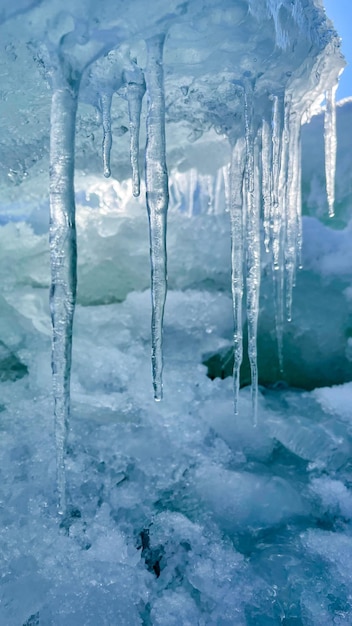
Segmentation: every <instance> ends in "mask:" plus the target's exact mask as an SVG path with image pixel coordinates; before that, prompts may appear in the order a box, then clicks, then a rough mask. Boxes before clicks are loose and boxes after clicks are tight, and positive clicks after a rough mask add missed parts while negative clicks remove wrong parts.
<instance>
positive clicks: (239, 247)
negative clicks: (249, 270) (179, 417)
mask: <svg viewBox="0 0 352 626" xmlns="http://www.w3.org/2000/svg"><path fill="white" fill-rule="evenodd" d="M245 148H246V146H245V141H244V139H239V140H238V141H237V142H236V144H235V146H234V148H233V149H232V155H231V172H230V217H231V267H232V280H231V285H232V302H233V317H234V332H233V341H234V349H233V353H234V364H233V385H234V411H235V415H237V414H238V399H239V391H240V369H241V365H242V358H243V328H242V325H243V321H242V300H243V254H244V241H243V234H244V232H243V231H244V211H243V209H244V207H243V177H244V165H245Z"/></svg>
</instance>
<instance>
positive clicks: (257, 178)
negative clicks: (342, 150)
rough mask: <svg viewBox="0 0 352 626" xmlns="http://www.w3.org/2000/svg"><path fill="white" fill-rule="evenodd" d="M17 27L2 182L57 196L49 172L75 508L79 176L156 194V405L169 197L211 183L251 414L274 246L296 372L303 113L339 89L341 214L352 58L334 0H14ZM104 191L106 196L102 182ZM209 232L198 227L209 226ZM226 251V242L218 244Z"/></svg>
mask: <svg viewBox="0 0 352 626" xmlns="http://www.w3.org/2000/svg"><path fill="white" fill-rule="evenodd" d="M0 23H1V26H0V28H1V36H2V42H3V45H2V61H1V63H2V65H3V66H5V68H6V72H5V73H6V80H7V81H8V84H7V83H6V81H5V86H4V91H3V94H5V95H4V96H3V100H4V101H5V102H6V103H7V106H8V111H10V107H11V116H12V117H11V122H10V126H11V130H10V131H8V132H7V133H6V137H5V139H3V141H2V153H3V156H2V161H3V164H2V177H3V180H2V187H3V186H4V182H6V183H7V184H10V183H11V182H12V184H13V187H14V189H15V192H14V191H13V189H11V193H10V194H9V195H11V194H12V196H13V197H15V196H16V193H17V190H18V195H21V194H22V193H29V194H32V196H33V190H34V186H35V187H37V189H36V191H37V192H38V194H39V195H40V196H41V197H45V195H46V194H47V191H46V185H47V182H46V181H47V174H46V172H47V170H49V178H50V180H49V196H50V265H51V286H50V309H51V319H52V333H53V338H52V372H53V387H54V402H55V409H54V412H55V429H56V447H57V471H58V486H59V487H58V488H59V497H60V509H61V511H64V510H65V507H66V503H65V463H64V457H65V450H66V439H67V429H68V421H69V413H70V376H71V355H72V335H73V317H74V311H75V303H76V296H77V236H76V204H77V195H76V197H75V184H74V175H75V172H77V175H78V176H80V177H81V178H82V176H83V175H84V177H85V181H86V195H87V197H88V195H89V193H90V192H91V188H92V183H91V182H90V181H91V180H93V177H95V179H94V180H96V178H97V176H99V175H104V176H105V177H107V178H108V177H110V176H112V178H113V179H116V180H118V181H119V182H120V183H121V184H122V183H123V181H128V180H131V181H132V183H131V185H130V184H128V185H127V187H126V188H125V194H129V195H130V196H131V197H132V194H133V196H135V197H138V196H139V195H140V190H141V189H142V190H143V192H142V195H143V197H144V196H145V199H146V208H147V214H148V220H149V239H150V263H151V296H152V321H151V346H152V348H151V353H152V358H151V360H152V381H153V387H154V397H155V399H156V400H160V399H161V398H162V395H163V380H162V372H163V347H162V346H163V317H164V306H165V299H166V291H167V245H166V230H167V229H166V223H167V213H168V207H169V204H170V203H171V204H172V205H173V206H174V207H175V206H176V208H178V210H180V211H183V212H185V213H186V214H188V215H189V216H191V215H192V211H193V210H194V207H195V206H196V205H197V206H200V207H201V206H202V203H203V204H204V197H205V196H206V195H207V201H206V204H208V207H207V210H209V211H216V212H220V213H221V212H228V215H229V218H228V219H229V222H230V232H231V244H230V237H229V247H230V245H231V287H232V298H233V316H234V330H233V341H234V344H233V363H234V365H233V378H234V407H235V413H237V410H238V409H237V405H238V394H239V389H240V368H241V363H242V359H243V326H244V323H245V322H246V328H247V333H248V337H247V346H248V348H247V350H248V359H249V366H250V377H251V386H252V411H253V419H254V422H256V419H257V417H256V414H257V393H258V367H257V328H258V315H259V293H260V282H261V271H262V265H263V261H262V260H261V258H262V255H263V254H264V255H265V257H266V266H268V258H270V263H269V266H270V272H271V275H272V281H273V294H274V295H273V298H274V301H275V307H274V308H275V321H274V322H273V323H274V325H275V329H276V331H275V332H276V341H277V349H278V358H279V363H280V368H282V367H283V365H282V360H283V355H282V350H283V348H282V344H283V332H284V322H285V320H290V319H291V314H292V291H293V287H294V284H295V276H296V271H297V269H298V268H299V267H300V264H301V247H302V225H301V212H302V202H301V125H302V122H307V121H309V119H310V117H311V116H312V113H313V112H314V111H315V110H316V107H317V106H319V105H320V104H321V102H322V101H323V100H325V123H324V137H325V171H326V191H327V212H328V213H329V215H330V216H333V214H334V189H335V167H336V107H335V93H336V87H337V81H338V76H339V74H340V72H341V69H342V68H343V65H344V61H343V58H342V56H341V53H340V41H339V38H338V36H337V34H336V33H335V31H334V30H333V27H332V24H331V23H330V22H329V20H328V18H327V17H326V15H325V12H324V9H323V7H322V6H321V3H320V2H319V1H318V0H309V1H303V0H265V1H263V2H258V1H255V0H225V1H222V2H219V3H217V2H213V1H210V0H209V1H208V0H205V2H204V1H202V2H201V1H200V0H199V1H198V0H190V1H189V2H184V3H179V2H176V1H174V0H170V1H168V2H166V1H165V0H159V1H157V2H154V3H152V5H148V10H147V11H146V5H145V2H144V1H142V0H133V1H132V2H129V3H128V4H126V3H119V2H111V1H110V0H104V1H102V2H99V3H96V4H95V6H94V5H93V4H92V3H88V2H86V0H74V1H72V2H70V3H64V5H63V3H62V1H61V0H60V1H59V0H57V1H55V0H50V1H49V0H47V1H46V0H42V1H41V0H22V1H21V2H19V3H17V4H16V7H14V6H13V3H10V2H5V4H4V5H3V6H2V11H1V16H0ZM49 100H51V106H50V105H49ZM15 104H16V106H15ZM14 106H15V108H12V107H14ZM140 135H141V139H140ZM127 137H129V138H128V139H127ZM203 146H204V148H203ZM99 153H101V154H99ZM48 159H49V167H48V166H47V161H48ZM192 159H194V163H193V162H192ZM141 178H142V186H141V183H140V179H141ZM201 179H202V183H200V180H201ZM34 180H35V183H34V182H33V181H34ZM93 186H94V185H93ZM205 187H207V192H206V193H204V188H205ZM22 189H23V190H25V191H22ZM95 193H97V195H98V198H99V193H100V191H99V186H97V185H96V192H95ZM202 194H203V197H202ZM5 195H6V192H5ZM99 201H100V200H98V202H99ZM214 207H215V208H214ZM200 210H202V208H201V209H200ZM190 228H192V225H191V221H190ZM192 235H193V237H194V238H197V232H196V230H194V231H193V232H192ZM208 246H209V254H211V248H212V242H211V241H209V244H208ZM79 247H80V246H79V238H78V251H79ZM171 280H172V279H171ZM79 289H80V287H79V285H78V290H79ZM116 324H117V325H118V324H119V320H116Z"/></svg>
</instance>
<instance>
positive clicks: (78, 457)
mask: <svg viewBox="0 0 352 626" xmlns="http://www.w3.org/2000/svg"><path fill="white" fill-rule="evenodd" d="M193 175H194V174H193ZM187 180H188V179H187V176H186V179H185V180H183V181H181V182H182V184H183V185H186V184H187ZM188 182H189V181H188ZM203 182H204V181H203ZM206 182H207V181H206ZM180 184H181V183H180ZM207 184H209V181H208V182H207ZM91 189H92V191H91V193H89V194H88V196H87V195H84V194H83V193H82V194H81V195H80V192H79V190H78V194H77V197H78V200H79V202H80V204H79V207H78V219H77V221H78V233H79V246H80V256H79V258H80V281H79V293H78V302H79V305H78V307H77V310H76V317H75V327H74V353H73V373H72V417H71V429H70V436H69V448H68V455H67V485H68V505H69V514H68V516H67V518H65V519H63V520H60V518H58V516H57V514H56V509H57V494H56V484H55V480H56V479H55V472H56V470H55V443H54V432H53V420H52V399H51V371H50V319H49V311H48V292H47V286H48V244H47V234H46V233H45V232H43V231H45V218H44V213H41V212H40V211H34V212H33V213H32V216H31V217H30V218H29V222H28V221H27V222H26V223H21V222H8V223H7V224H5V225H3V226H2V227H1V229H0V237H1V263H0V274H1V282H2V298H1V341H2V342H3V343H2V353H0V356H1V358H2V362H1V363H2V383H1V414H0V423H1V431H2V436H1V443H0V446H1V455H0V456H1V467H0V472H1V480H0V500H1V506H2V511H1V519H2V523H1V528H0V537H1V539H0V541H1V553H2V555H3V558H2V562H1V580H2V583H1V587H0V598H1V602H0V623H1V624H4V625H5V624H6V626H18V625H20V626H22V624H26V625H28V626H29V625H31V626H33V625H35V624H38V625H39V624H40V625H41V626H43V625H44V626H49V625H50V624H53V625H55V626H59V625H65V626H69V625H72V626H76V625H78V624H80V625H81V624H82V625H87V626H88V625H89V624H92V625H93V624H94V625H97V624H99V626H100V625H104V624H106V625H109V626H110V625H115V624H116V625H119V626H120V625H129V624H131V626H135V625H137V624H146V625H147V624H153V625H163V626H172V624H182V625H188V624H189V625H190V626H194V625H195V624H199V625H202V624H203V625H211V624H213V625H214V626H215V625H216V626H218V625H223V626H225V625H227V626H230V625H231V626H233V625H236V626H237V625H241V624H243V625H253V626H257V625H258V626H260V625H267V624H280V623H283V624H304V625H316V626H325V625H326V626H328V625H330V624H332V623H334V624H346V623H350V622H351V621H352V608H351V604H350V601H351V600H350V581H351V576H352V568H351V556H352V536H351V528H352V527H351V520H352V492H351V490H350V484H351V465H350V463H351V461H350V459H351V444H352V412H351V408H350V407H351V406H352V404H351V399H352V386H351V383H348V382H346V383H345V384H343V385H340V386H329V387H323V388H320V389H315V390H314V391H311V392H309V391H305V390H299V389H297V388H290V387H287V385H286V386H285V384H279V385H278V384H274V383H275V381H277V380H278V378H281V379H284V380H285V376H286V379H288V380H290V376H291V377H293V378H294V377H295V376H296V378H297V377H298V378H299V377H300V376H301V378H300V379H301V380H303V385H304V384H306V387H309V388H312V387H314V386H316V385H315V384H314V382H309V380H310V379H312V380H313V381H314V380H318V385H319V384H320V386H321V385H322V384H325V382H324V381H327V383H326V384H329V385H331V384H332V383H333V382H334V381H337V382H342V381H343V380H346V381H347V380H350V379H351V375H350V373H351V369H350V366H351V340H350V326H349V320H350V316H351V306H352V302H351V300H352V298H351V271H350V267H351V259H350V256H351V246H350V227H349V226H347V227H346V228H345V229H344V230H332V229H331V228H329V227H328V226H324V225H322V224H321V223H320V222H319V221H318V220H317V219H316V218H313V217H307V218H305V220H304V270H303V271H302V272H300V273H299V278H298V283H297V286H296V288H295V301H294V302H295V305H294V321H293V322H292V324H291V325H289V324H288V328H287V329H286V330H287V339H286V343H285V346H284V365H285V371H284V374H283V375H281V377H280V376H279V375H278V371H277V356H276V344H275V331H274V322H273V315H274V313H273V310H272V307H271V308H270V289H271V280H270V276H268V277H267V278H265V276H264V279H263V296H262V317H263V321H262V327H261V330H260V333H259V344H260V354H262V356H261V357H260V361H259V368H260V381H262V383H265V386H261V388H260V397H259V413H258V425H257V427H255V428H254V427H253V426H252V414H251V400H250V392H249V388H248V387H245V388H244V389H243V390H242V391H241V394H240V407H239V409H240V410H239V415H238V416H236V417H235V416H234V414H233V393H232V380H231V378H230V377H228V378H226V379H225V380H221V378H216V379H215V380H210V378H209V377H208V376H207V371H208V370H207V367H206V366H205V365H204V362H205V361H207V359H208V357H209V355H214V354H224V353H225V354H227V353H228V351H229V350H230V346H231V335H232V324H233V322H232V303H231V298H230V288H229V281H230V272H229V255H230V249H229V216H228V214H227V213H226V212H224V211H219V212H218V213H216V212H214V207H210V208H209V207H208V209H207V211H206V212H205V213H204V211H203V212H202V206H201V202H200V199H199V198H200V197H201V196H199V198H198V200H197V201H196V202H195V205H194V211H193V215H191V214H185V213H184V212H183V211H182V206H181V208H180V204H178V205H177V206H176V205H175V206H173V207H172V208H171V213H170V220H169V273H170V286H171V289H170V291H169V294H168V299H167V307H166V313H165V373H164V376H165V381H164V387H165V398H164V400H163V402H161V403H155V402H154V400H153V397H152V389H151V374H150V306H151V305H150V294H149V290H148V280H149V277H148V243H147V225H146V223H145V222H146V219H145V214H144V209H143V207H142V204H139V203H138V202H137V201H133V202H127V201H126V203H125V205H124V203H123V198H124V197H125V196H127V195H128V194H129V189H128V188H126V189H125V188H124V187H123V186H119V185H118V184H117V183H116V182H115V183H112V184H111V183H104V184H103V186H102V187H99V188H97V186H96V181H95V179H92V182H91ZM94 194H95V195H94ZM124 194H125V195H124ZM107 198H108V199H109V202H108V201H107ZM104 199H105V200H104ZM219 202H220V200H219ZM99 203H100V207H98V206H96V205H97V204H99ZM181 204H182V203H181ZM205 206H206V203H205ZM109 207H110V208H109ZM195 233H196V235H197V236H196V237H195V236H194V234H195ZM209 237H210V238H211V246H209ZM126 259H128V262H127V261H126ZM264 261H265V259H264ZM264 270H265V268H264ZM264 275H265V271H264ZM269 334H271V343H270V342H269V341H268V335H269ZM273 363H274V365H273ZM270 367H271V368H272V369H271V370H270ZM27 372H28V373H27ZM302 372H303V374H302ZM319 381H320V382H319ZM291 384H294V383H291ZM303 385H302V384H301V385H298V386H303ZM296 386H297V385H296Z"/></svg>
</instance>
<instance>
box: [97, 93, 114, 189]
mask: <svg viewBox="0 0 352 626" xmlns="http://www.w3.org/2000/svg"><path fill="white" fill-rule="evenodd" d="M111 101H112V92H103V93H102V94H101V96H100V106H101V116H102V122H103V168H104V176H105V178H109V177H110V176H111V167H110V154H111V146H112V133H111Z"/></svg>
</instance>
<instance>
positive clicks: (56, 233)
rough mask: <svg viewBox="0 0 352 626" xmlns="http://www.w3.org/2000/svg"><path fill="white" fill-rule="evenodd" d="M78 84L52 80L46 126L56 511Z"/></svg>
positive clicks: (72, 269)
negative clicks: (48, 179) (48, 177)
mask: <svg viewBox="0 0 352 626" xmlns="http://www.w3.org/2000/svg"><path fill="white" fill-rule="evenodd" d="M78 89H79V84H78V83H76V84H75V85H72V84H70V85H69V84H68V83H66V82H65V83H64V84H63V85H62V84H60V85H59V86H56V85H55V84H54V90H53V95H52V103H51V130H50V262H51V288H50V310H51V319H52V328H53V340H52V359H51V364H52V372H53V391H54V416H55V439H56V457H57V485H58V495H59V512H60V513H61V514H64V513H65V511H66V479H65V454H66V447H67V432H68V423H69V413H70V372H71V354H72V325H73V316H74V309H75V303H76V283H77V251H76V225H75V198H74V186H73V177H74V144H75V120H76V112H77V98H78Z"/></svg>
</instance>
